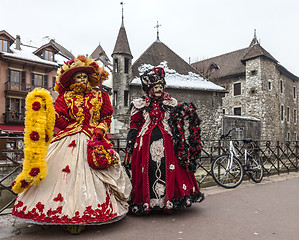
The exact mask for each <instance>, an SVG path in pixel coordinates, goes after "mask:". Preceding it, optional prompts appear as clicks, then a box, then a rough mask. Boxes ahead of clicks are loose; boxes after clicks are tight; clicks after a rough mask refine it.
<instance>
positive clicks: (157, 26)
mask: <svg viewBox="0 0 299 240" xmlns="http://www.w3.org/2000/svg"><path fill="white" fill-rule="evenodd" d="M160 26H162V25H161V24H159V22H158V21H157V25H156V26H155V27H154V28H157V40H156V41H159V42H160V39H159V27H160Z"/></svg>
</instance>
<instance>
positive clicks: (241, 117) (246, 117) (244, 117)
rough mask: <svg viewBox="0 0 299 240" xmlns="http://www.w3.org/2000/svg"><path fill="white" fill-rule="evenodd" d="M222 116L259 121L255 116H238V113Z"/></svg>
mask: <svg viewBox="0 0 299 240" xmlns="http://www.w3.org/2000/svg"><path fill="white" fill-rule="evenodd" d="M224 117H227V118H239V119H246V120H252V121H261V120H260V119H258V118H255V117H249V116H239V115H224Z"/></svg>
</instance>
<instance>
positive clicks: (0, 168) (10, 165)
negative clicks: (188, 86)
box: [0, 136, 299, 214]
mask: <svg viewBox="0 0 299 240" xmlns="http://www.w3.org/2000/svg"><path fill="white" fill-rule="evenodd" d="M22 140H23V139H22V138H21V137H1V136H0V214H3V213H2V212H3V211H4V210H5V209H7V208H10V207H11V206H12V204H13V202H14V200H15V197H16V194H15V193H13V192H12V190H11V186H10V183H11V182H12V181H13V179H14V178H15V177H16V176H17V174H18V173H19V172H20V171H21V168H22V158H23V151H22V149H21V148H22V142H21V141H22ZM112 142H113V144H114V147H115V149H116V150H117V151H118V152H119V154H120V156H121V159H124V155H125V146H126V140H125V139H112ZM254 143H255V148H256V151H258V152H259V154H260V157H261V159H262V162H263V166H264V170H265V176H271V175H275V174H280V173H289V172H291V171H298V169H299V166H298V161H299V142H298V141H286V142H276V141H255V142H254ZM234 145H235V147H236V149H237V152H238V154H239V158H240V159H241V160H242V158H243V156H244V155H243V154H244V145H243V143H242V141H239V140H234ZM227 148H228V141H220V140H203V141H202V151H201V157H200V159H198V161H197V165H198V169H197V171H196V174H195V175H196V178H197V180H198V182H199V183H200V184H201V187H202V188H204V187H207V186H212V185H215V182H214V180H213V178H212V176H211V169H210V165H211V162H212V160H213V159H214V158H215V157H217V156H219V155H221V154H223V153H224V152H226V150H227Z"/></svg>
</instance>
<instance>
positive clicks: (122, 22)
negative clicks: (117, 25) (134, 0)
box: [120, 2, 125, 27]
mask: <svg viewBox="0 0 299 240" xmlns="http://www.w3.org/2000/svg"><path fill="white" fill-rule="evenodd" d="M120 4H121V26H122V27H124V4H125V3H124V2H120Z"/></svg>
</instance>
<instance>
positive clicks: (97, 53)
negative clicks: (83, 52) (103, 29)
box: [90, 44, 111, 66]
mask: <svg viewBox="0 0 299 240" xmlns="http://www.w3.org/2000/svg"><path fill="white" fill-rule="evenodd" d="M90 57H91V58H92V59H93V60H95V61H97V60H100V61H101V62H102V63H103V64H104V65H105V66H108V65H110V66H111V62H110V59H109V58H108V56H107V54H106V52H105V51H104V49H103V48H102V46H101V45H100V44H99V46H97V48H96V49H95V50H94V51H93V52H92V54H91V55H90Z"/></svg>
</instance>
